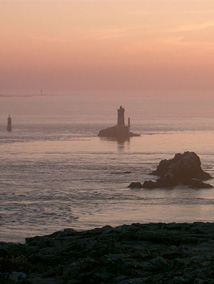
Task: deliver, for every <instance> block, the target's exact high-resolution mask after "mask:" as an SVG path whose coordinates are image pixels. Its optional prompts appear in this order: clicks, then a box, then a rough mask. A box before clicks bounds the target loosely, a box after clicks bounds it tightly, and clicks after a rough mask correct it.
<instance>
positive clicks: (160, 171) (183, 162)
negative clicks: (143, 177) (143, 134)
mask: <svg viewBox="0 0 214 284" xmlns="http://www.w3.org/2000/svg"><path fill="white" fill-rule="evenodd" d="M151 174H152V175H157V176H159V177H160V178H159V179H158V180H157V181H151V180H149V181H145V182H144V184H143V188H151V189H152V188H166V187H173V186H176V185H179V184H183V185H188V186H189V187H191V188H212V187H213V186H212V185H210V184H206V183H204V182H202V181H204V180H207V179H211V178H212V177H211V176H210V174H208V173H206V172H205V171H203V170H202V168H201V161H200V158H199V157H198V156H197V155H196V153H194V152H185V153H184V154H176V155H175V157H174V158H173V159H170V160H162V161H161V162H160V163H159V165H158V167H157V169H156V170H155V171H153V172H152V173H151Z"/></svg>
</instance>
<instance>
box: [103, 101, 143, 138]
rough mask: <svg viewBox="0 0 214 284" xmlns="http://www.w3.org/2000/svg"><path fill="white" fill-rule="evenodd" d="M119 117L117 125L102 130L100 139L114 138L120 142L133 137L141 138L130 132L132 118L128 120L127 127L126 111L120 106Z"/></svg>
mask: <svg viewBox="0 0 214 284" xmlns="http://www.w3.org/2000/svg"><path fill="white" fill-rule="evenodd" d="M117 111H118V117H117V125H115V126H112V127H108V128H106V129H102V130H100V132H99V134H98V136H99V137H112V138H116V139H118V140H126V139H128V138H130V137H133V136H140V135H139V134H136V133H133V132H130V127H131V125H130V118H128V126H126V125H125V117H124V113H125V109H124V108H123V107H122V106H120V108H119V109H118V110H117Z"/></svg>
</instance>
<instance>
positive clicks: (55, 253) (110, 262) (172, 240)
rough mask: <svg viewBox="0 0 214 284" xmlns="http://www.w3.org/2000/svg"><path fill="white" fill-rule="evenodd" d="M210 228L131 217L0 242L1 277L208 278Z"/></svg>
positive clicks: (65, 283) (64, 283)
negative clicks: (1, 252)
mask: <svg viewBox="0 0 214 284" xmlns="http://www.w3.org/2000/svg"><path fill="white" fill-rule="evenodd" d="M213 232H214V224H213V223H193V224H187V223H180V224H176V223H169V224H164V223H158V224H156V223H151V224H139V223H135V224H132V225H122V226H119V227H115V228H112V227H110V226H105V227H103V228H97V229H93V230H88V231H80V232H78V231H74V230H72V229H70V230H69V229H66V230H64V231H60V232H56V233H53V234H51V235H48V236H43V237H33V238H28V239H26V244H12V243H0V248H3V249H6V250H7V255H5V254H4V255H0V268H1V269H0V283H1V284H8V283H10V284H15V283H20V284H21V283H23V284H24V283H26V284H27V283H29V284H30V283H32V284H34V283H35V284H37V283H43V284H46V283H51V284H71V283H79V284H80V283H93V284H101V283H103V284H105V283H109V284H110V283H111V284H119V283H120V284H128V283H133V284H136V283H145V284H151V283H164V284H171V283H213V275H214V274H213V259H214V250H213V246H214V239H213ZM196 280H197V281H196Z"/></svg>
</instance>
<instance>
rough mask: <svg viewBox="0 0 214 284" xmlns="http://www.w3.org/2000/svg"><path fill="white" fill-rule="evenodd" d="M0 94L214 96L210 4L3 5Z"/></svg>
mask: <svg viewBox="0 0 214 284" xmlns="http://www.w3.org/2000/svg"><path fill="white" fill-rule="evenodd" d="M0 26H1V44H0V62H1V64H0V93H4V92H9V91H10V92H14V93H20V92H24V91H27V92H34V91H37V90H39V89H41V88H43V89H45V90H48V91H49V92H55V93H57V92H58V93H60V92H61V91H64V92H67V93H74V92H79V91H80V92H81V91H85V90H87V91H92V92H93V91H96V92H97V91H100V92H101V91H106V90H107V91H109V92H111V91H112V92H116V91H118V92H123V91H126V92H132V91H138V92H143V91H153V90H155V91H159V90H160V91H166V92H169V91H172V90H183V91H185V90H191V91H193V92H194V91H196V90H197V91H198V90H201V91H209V92H212V91H214V80H213V74H214V1H213V0H210V1H208V0H185V1H184V0H168V1H167V0H150V1H148V0H145V1H144V0H128V1H127V0H97V1H94V0H73V1H72V0H70V1H63V0H60V1H51V0H46V1H43V0H31V1H27V0H26V1H19V0H16V1H15V0H14V1H12V0H5V1H4V0H3V1H1V2H0Z"/></svg>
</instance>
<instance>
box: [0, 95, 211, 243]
mask: <svg viewBox="0 0 214 284" xmlns="http://www.w3.org/2000/svg"><path fill="white" fill-rule="evenodd" d="M120 106H123V107H124V108H125V119H126V121H127V120H128V117H130V118H131V130H132V131H133V132H135V133H139V134H140V135H141V136H140V137H132V138H130V140H129V141H125V142H123V143H122V142H118V141H116V140H113V139H107V138H100V137H98V136H97V135H98V132H99V130H100V129H103V128H106V127H109V126H114V125H115V124H116V120H117V109H118V108H119V107H120ZM8 115H10V116H11V117H12V127H13V130H12V132H7V130H6V125H7V117H8ZM185 151H194V152H196V153H197V154H198V155H199V157H200V159H201V162H202V168H203V169H204V170H205V171H207V172H209V173H210V174H211V176H213V177H214V97H213V96H212V94H188V92H182V93H179V94H174V93H173V94H158V92H157V93H155V94H151V93H146V92H145V93H143V94H140V93H138V94H136V95H133V94H127V93H125V94H124V95H123V94H120V95H118V96H117V95H112V94H111V93H110V92H109V95H108V94H107V95H106V94H105V95H101V94H99V93H98V92H97V93H94V94H93V93H90V94H89V95H87V94H84V93H81V94H65V95H60V94H57V95H52V94H44V95H32V94H26V95H24V94H23V95H0V241H4V242H21V243H23V242H24V241H25V238H26V237H32V236H36V235H45V234H50V233H53V232H55V231H59V230H63V229H64V228H73V229H75V230H85V229H92V228H95V227H103V226H105V225H110V226H119V225H122V224H131V223H153V222H167V223H169V222H213V221H214V189H190V188H188V187H187V186H177V187H175V188H170V189H165V188H162V189H152V190H149V189H130V188H128V185H129V184H130V183H131V182H133V181H140V182H144V181H145V180H150V179H152V180H155V179H156V177H155V176H151V175H150V173H151V172H152V171H153V170H154V169H156V167H157V165H158V164H159V162H160V161H161V160H162V159H170V158H173V157H174V155H175V154H176V153H183V152H185ZM208 182H209V183H210V184H212V185H214V180H213V179H211V180H210V181H208Z"/></svg>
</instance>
